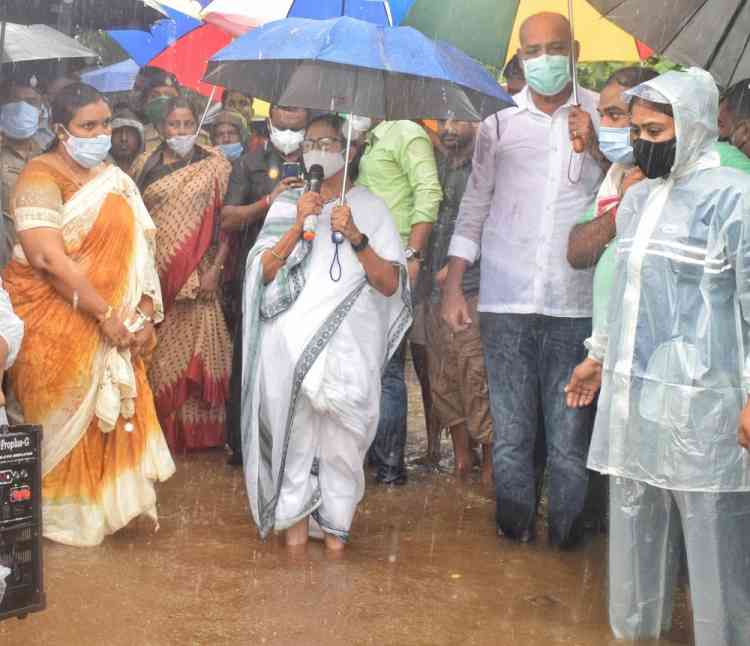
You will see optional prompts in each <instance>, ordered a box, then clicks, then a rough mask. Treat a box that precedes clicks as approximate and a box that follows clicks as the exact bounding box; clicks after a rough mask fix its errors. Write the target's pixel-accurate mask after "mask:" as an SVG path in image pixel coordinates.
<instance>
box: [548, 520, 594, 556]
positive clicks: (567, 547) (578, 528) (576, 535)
mask: <svg viewBox="0 0 750 646" xmlns="http://www.w3.org/2000/svg"><path fill="white" fill-rule="evenodd" d="M585 534H586V532H585V530H584V524H583V521H582V520H581V519H580V518H578V519H577V520H576V521H575V522H574V523H573V526H572V527H571V528H570V532H568V535H567V536H566V537H565V538H560V537H559V536H557V534H556V532H554V531H553V530H552V528H551V527H550V529H549V542H550V545H552V546H553V547H557V548H558V549H560V550H563V551H565V552H567V551H571V550H575V549H576V548H578V547H580V546H581V544H582V543H583V539H584V536H585Z"/></svg>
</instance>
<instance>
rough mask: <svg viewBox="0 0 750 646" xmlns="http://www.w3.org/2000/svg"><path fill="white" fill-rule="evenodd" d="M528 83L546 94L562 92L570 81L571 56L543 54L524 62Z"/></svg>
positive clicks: (553, 94)
mask: <svg viewBox="0 0 750 646" xmlns="http://www.w3.org/2000/svg"><path fill="white" fill-rule="evenodd" d="M523 70H524V73H525V75H526V83H528V85H529V87H530V88H531V89H532V90H534V91H535V92H538V93H539V94H543V95H544V96H555V94H560V92H562V91H563V89H564V88H565V86H566V85H567V84H568V83H570V58H569V57H567V56H552V55H549V54H543V55H542V56H537V57H536V58H529V59H527V60H524V62H523Z"/></svg>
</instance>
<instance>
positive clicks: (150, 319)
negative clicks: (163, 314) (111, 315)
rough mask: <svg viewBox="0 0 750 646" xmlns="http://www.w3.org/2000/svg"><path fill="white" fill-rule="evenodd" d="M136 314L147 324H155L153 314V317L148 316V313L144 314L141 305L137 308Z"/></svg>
mask: <svg viewBox="0 0 750 646" xmlns="http://www.w3.org/2000/svg"><path fill="white" fill-rule="evenodd" d="M135 313H136V314H137V315H138V316H140V317H141V318H142V319H143V320H144V321H145V322H146V323H153V322H154V316H153V314H152V315H151V316H149V315H148V314H146V312H144V311H143V310H142V309H141V307H140V305H139V306H138V307H136V308H135Z"/></svg>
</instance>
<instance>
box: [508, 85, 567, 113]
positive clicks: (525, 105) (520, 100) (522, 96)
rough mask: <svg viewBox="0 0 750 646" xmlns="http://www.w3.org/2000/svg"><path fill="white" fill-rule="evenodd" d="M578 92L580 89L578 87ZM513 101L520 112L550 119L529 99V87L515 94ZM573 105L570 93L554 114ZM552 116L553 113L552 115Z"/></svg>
mask: <svg viewBox="0 0 750 646" xmlns="http://www.w3.org/2000/svg"><path fill="white" fill-rule="evenodd" d="M578 90H579V92H580V90H581V87H580V86H578ZM513 100H514V101H515V102H516V105H517V106H518V109H519V111H520V112H524V111H526V112H531V113H533V114H541V115H543V116H545V117H552V114H547V113H546V112H542V111H541V110H540V109H539V108H537V107H536V104H535V103H534V99H533V98H532V97H531V90H529V86H528V85H527V86H526V87H524V88H523V90H521V91H520V92H519V93H518V94H516V95H515V96H514V97H513ZM574 105H575V93H574V92H572V91H571V93H570V96H569V97H568V100H567V101H565V103H563V104H562V105H561V106H560V107H559V108H558V109H557V110H556V111H555V112H557V111H559V110H562V109H563V108H569V107H572V106H574ZM553 114H554V113H553Z"/></svg>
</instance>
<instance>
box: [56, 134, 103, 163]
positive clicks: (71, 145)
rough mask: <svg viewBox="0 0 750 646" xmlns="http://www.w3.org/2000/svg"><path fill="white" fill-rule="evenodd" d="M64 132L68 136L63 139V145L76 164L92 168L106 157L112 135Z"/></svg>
mask: <svg viewBox="0 0 750 646" xmlns="http://www.w3.org/2000/svg"><path fill="white" fill-rule="evenodd" d="M63 130H65V128H63ZM65 132H67V133H68V138H67V139H66V140H65V141H63V146H65V150H67V151H68V154H69V155H70V156H71V158H72V159H73V161H75V162H76V163H77V164H80V165H81V166H83V167H84V168H94V166H97V165H99V164H101V163H102V162H103V161H104V160H105V159H106V158H107V155H108V154H109V149H110V148H111V147H112V137H110V136H109V135H97V136H96V137H74V136H73V135H71V134H70V133H69V132H68V131H67V130H65Z"/></svg>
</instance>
